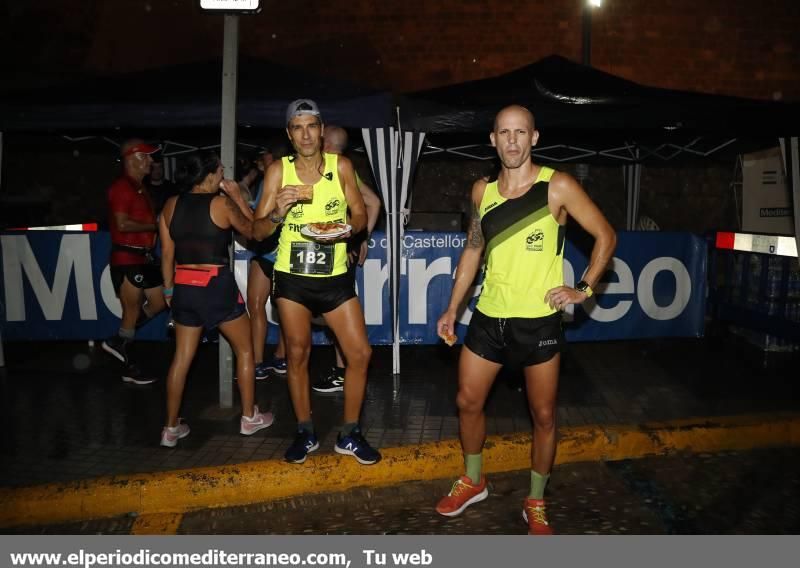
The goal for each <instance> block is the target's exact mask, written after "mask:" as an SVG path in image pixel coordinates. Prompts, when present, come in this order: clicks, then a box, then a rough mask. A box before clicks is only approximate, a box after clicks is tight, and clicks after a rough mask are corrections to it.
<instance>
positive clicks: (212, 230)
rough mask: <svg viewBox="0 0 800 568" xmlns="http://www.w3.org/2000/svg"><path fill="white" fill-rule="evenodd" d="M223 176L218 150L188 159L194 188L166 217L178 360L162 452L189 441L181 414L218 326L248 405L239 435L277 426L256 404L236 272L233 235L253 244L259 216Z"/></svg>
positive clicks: (168, 286) (184, 177) (184, 170)
mask: <svg viewBox="0 0 800 568" xmlns="http://www.w3.org/2000/svg"><path fill="white" fill-rule="evenodd" d="M222 176H223V169H222V164H221V163H220V161H219V158H218V157H217V155H216V154H214V153H213V152H203V153H199V154H194V155H192V156H189V157H188V158H186V159H185V160H184V163H183V164H182V166H181V168H180V169H179V171H178V181H179V183H181V184H182V185H183V186H184V187H187V188H189V190H188V191H186V192H184V193H182V194H180V195H178V196H175V197H171V198H170V199H168V200H167V202H166V204H165V205H164V210H163V212H162V215H161V218H160V219H159V232H160V236H161V252H162V261H161V270H162V273H163V276H164V295H165V297H166V300H167V303H168V304H169V305H170V307H171V308H172V318H173V319H174V321H175V355H174V357H173V359H172V364H171V365H170V368H169V373H168V374H167V423H166V425H165V426H164V428H163V430H162V432H161V445H162V446H167V447H174V446H175V445H176V444H177V443H178V440H179V439H181V438H185V437H186V436H188V435H189V426H188V425H187V424H186V423H185V422H183V421H182V419H181V418H178V412H179V410H180V405H181V398H182V396H183V388H184V385H185V383H186V375H187V373H188V372H189V366H190V365H191V364H192V360H193V359H194V355H195V353H196V351H197V345H198V344H199V343H200V339H201V336H202V333H203V330H204V329H206V330H207V329H213V328H215V327H219V330H220V331H221V332H222V334H223V335H224V336H225V338H226V339H227V340H228V341H229V342H230V344H231V347H232V348H233V351H234V353H235V354H236V376H237V377H238V385H239V394H240V396H241V400H242V418H241V421H240V427H239V432H240V433H241V434H243V435H245V436H250V435H252V434H255V433H256V432H258V431H259V430H261V429H263V428H267V427H268V426H270V425H271V424H272V421H273V416H272V413H269V412H259V410H258V407H257V406H256V405H255V404H254V398H255V366H254V363H253V344H252V341H251V339H250V319H249V318H248V316H247V312H246V311H245V309H244V304H243V303H242V301H241V296H240V295H239V290H238V288H237V286H236V280H235V279H234V276H233V273H232V272H231V270H230V267H229V265H230V261H229V253H228V248H229V246H230V243H231V237H232V233H233V230H236V231H238V232H239V233H241V234H242V235H244V236H245V237H246V238H251V237H252V220H253V216H252V213H251V211H250V208H249V206H248V205H247V203H246V202H245V201H244V199H243V198H242V196H241V194H240V192H239V185H238V184H237V183H236V182H234V181H230V180H223V179H222ZM220 189H222V191H223V193H220V192H219V190H220Z"/></svg>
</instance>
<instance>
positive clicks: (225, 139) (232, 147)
mask: <svg viewBox="0 0 800 568" xmlns="http://www.w3.org/2000/svg"><path fill="white" fill-rule="evenodd" d="M224 26H225V32H224V34H225V35H224V39H223V47H222V132H221V140H220V143H221V147H220V154H221V155H220V158H221V159H222V166H223V168H225V178H227V179H234V176H235V171H236V168H235V166H236V83H237V69H238V65H239V16H237V15H235V14H226V15H225V24H224ZM232 254H233V251H232V250H231V255H232ZM231 269H233V257H232V256H231ZM219 405H220V407H221V408H231V407H233V352H232V351H231V346H230V344H229V343H228V342H227V341H226V340H225V338H224V337H223V336H222V335H220V337H219Z"/></svg>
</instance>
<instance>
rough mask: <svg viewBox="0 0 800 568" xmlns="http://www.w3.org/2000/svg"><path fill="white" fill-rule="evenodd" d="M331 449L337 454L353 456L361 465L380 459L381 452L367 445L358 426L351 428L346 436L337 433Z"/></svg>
mask: <svg viewBox="0 0 800 568" xmlns="http://www.w3.org/2000/svg"><path fill="white" fill-rule="evenodd" d="M333 449H334V451H336V453H337V454H344V455H347V456H353V457H354V458H356V461H357V462H358V463H360V464H362V465H372V464H375V463H378V462H379V461H381V453H380V452H379V451H378V450H376V449H375V448H373V447H372V446H370V445H369V442H367V441H366V440H365V439H364V436H363V435H362V434H361V429H360V428H358V427H356V428H353V431H352V432H350V433H349V434H348V435H347V436H342V435H341V434H339V437H338V439H337V441H336V445H335V446H334V448H333Z"/></svg>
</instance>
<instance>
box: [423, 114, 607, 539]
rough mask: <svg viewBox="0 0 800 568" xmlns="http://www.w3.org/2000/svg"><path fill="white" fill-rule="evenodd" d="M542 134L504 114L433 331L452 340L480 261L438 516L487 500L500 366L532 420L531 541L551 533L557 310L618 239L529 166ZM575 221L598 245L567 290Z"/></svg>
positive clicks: (569, 181)
mask: <svg viewBox="0 0 800 568" xmlns="http://www.w3.org/2000/svg"><path fill="white" fill-rule="evenodd" d="M538 138H539V132H538V131H537V130H536V128H535V122H534V118H533V114H532V113H531V112H530V111H529V110H528V109H526V108H524V107H521V106H516V105H514V106H509V107H506V108H504V109H503V110H501V111H500V112H499V113H498V115H497V117H496V118H495V123H494V129H493V131H492V133H491V134H490V140H491V142H492V146H494V147H495V148H496V149H497V154H498V156H499V157H500V162H501V168H500V173H499V175H498V178H497V181H495V182H492V183H488V182H487V181H486V180H485V179H483V180H479V181H477V182H476V183H475V184H474V185H473V188H472V219H471V221H470V227H469V232H468V236H467V242H466V246H465V248H464V251H463V252H462V254H461V258H460V259H459V262H458V269H457V270H456V276H455V282H454V284H453V291H452V294H451V296H450V303H449V305H448V308H447V310H446V311H445V313H444V314H442V316H441V317H440V318H439V321H438V322H437V332H438V333H439V335H440V336H442V337H451V336H452V334H453V333H454V329H455V320H456V313H457V312H458V310H459V307H460V306H461V305H462V304H463V302H464V301H465V299H466V295H467V291H468V290H469V288H470V287H471V286H472V283H473V281H474V279H475V276H476V275H477V273H478V269H479V268H480V266H481V260H482V258H483V257H484V254H485V259H484V262H485V266H486V269H485V279H484V283H483V289H482V292H481V295H480V298H479V300H478V304H477V306H476V310H475V313H474V314H473V316H472V320H471V322H470V326H469V330H468V332H467V336H466V338H465V340H464V347H463V348H462V350H461V357H460V360H459V371H458V373H459V381H458V396H457V398H456V403H457V405H458V413H459V428H460V438H461V447H462V449H463V451H464V462H465V466H466V473H465V475H464V476H462V477H461V478H459V479H458V480H456V482H455V483H454V484H453V487H452V489H451V491H450V493H449V494H448V495H447V496H445V497H444V498H442V499H441V500H440V501H439V503H438V504H437V506H436V510H437V511H438V512H439V513H440V514H442V515H446V516H456V515H459V514H461V513H462V512H463V511H464V509H466V508H467V507H468V506H470V505H472V504H473V503H477V502H479V501H482V500H484V499H486V497H487V496H488V491H487V488H486V478H485V477H484V475H483V474H482V471H481V470H482V466H483V463H482V453H481V452H482V448H483V443H484V440H485V438H486V419H485V415H484V412H483V407H484V404H485V402H486V397H487V396H488V394H489V390H490V389H491V386H492V383H493V382H494V379H495V378H496V377H497V374H498V372H499V371H500V369H501V368H502V366H503V365H504V364H514V365H521V366H522V367H523V368H524V373H525V383H526V387H527V393H528V406H529V408H530V412H531V416H532V418H533V449H532V451H531V490H530V493H529V495H528V498H527V499H526V500H525V502H524V503H523V512H522V514H523V518H524V519H525V521H526V522H527V523H528V533H529V534H533V535H546V534H553V529H552V527H551V526H550V524H549V522H548V520H547V514H546V509H545V501H544V489H545V485H546V484H547V481H548V479H549V477H550V470H551V469H552V467H553V460H554V458H555V451H556V424H555V417H556V391H557V390H558V375H559V366H560V362H561V355H560V353H561V350H562V347H563V345H564V335H563V332H562V330H561V312H562V310H563V309H564V308H565V307H566V306H568V305H569V304H580V303H582V302H583V301H584V300H586V298H588V297H590V296H591V295H592V293H593V292H592V287H593V286H595V285H596V284H597V282H598V281H599V279H600V277H601V276H602V274H603V272H604V271H605V267H606V265H607V264H608V262H609V260H610V259H611V256H612V254H613V252H614V247H615V246H616V234H615V233H614V230H613V229H612V228H611V226H610V225H609V224H608V221H606V219H605V217H604V216H603V214H602V213H601V212H600V210H599V209H598V208H597V206H596V205H595V204H594V203H593V202H592V200H591V199H590V198H589V196H588V195H586V193H585V192H584V191H583V189H582V188H581V187H580V185H579V184H578V183H577V182H576V181H575V180H574V179H573V178H572V177H571V176H569V175H567V174H564V173H560V172H556V171H554V170H552V169H550V168H546V167H543V166H539V165H537V164H534V163H533V161H532V159H531V148H532V147H533V146H535V145H536V142H537V140H538ZM568 216H572V217H573V219H575V221H577V222H578V224H579V225H580V226H581V227H583V229H584V230H585V231H586V232H588V233H589V234H590V235H592V236H593V237H594V239H595V242H594V247H593V249H592V253H591V258H590V261H589V267H588V268H587V269H586V273H585V274H584V276H583V279H582V280H581V281H580V282H578V283H577V284H576V285H575V287H574V288H571V287H568V286H564V279H563V260H564V228H565V226H566V223H567V218H568Z"/></svg>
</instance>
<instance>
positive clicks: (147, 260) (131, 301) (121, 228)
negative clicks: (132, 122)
mask: <svg viewBox="0 0 800 568" xmlns="http://www.w3.org/2000/svg"><path fill="white" fill-rule="evenodd" d="M158 150H159V148H157V147H155V146H151V145H150V144H145V143H144V142H142V141H141V140H138V139H134V140H128V141H127V142H125V143H124V144H122V146H121V148H120V155H121V159H122V167H123V174H122V175H121V176H120V177H119V178H117V179H116V180H115V181H114V183H112V184H111V187H109V188H108V209H109V227H110V231H111V263H110V264H111V280H112V281H113V283H114V289H115V290H116V292H117V297H119V301H120V304H121V305H122V321H121V322H120V328H119V333H118V334H117V335H116V336H115V337H111V338H109V339H107V340H106V341H103V344H102V346H103V350H104V351H106V352H107V353H109V354H110V355H112V356H113V357H116V358H117V359H119V360H120V361H121V362H122V363H123V364H124V365H125V370H124V372H123V374H122V380H123V381H124V382H126V383H132V384H137V385H147V384H150V383H152V382H155V379H154V378H150V377H146V376H144V375H143V374H142V372H141V370H140V369H139V368H138V367H137V366H136V365H135V364H133V363H132V362H131V360H130V356H129V349H130V344H131V342H132V341H133V338H134V336H135V334H136V328H137V326H138V325H141V324H143V323H145V322H146V321H148V320H149V319H150V318H152V317H153V316H155V315H156V314H158V313H159V312H160V311H161V310H163V309H164V308H165V307H166V304H165V302H164V293H163V288H162V285H163V280H162V277H161V268H160V266H159V264H158V261H157V260H156V259H155V257H154V256H153V249H154V247H155V244H156V231H157V230H158V226H157V224H156V214H155V210H154V208H153V202H152V199H151V197H150V195H149V193H148V192H147V187H146V186H145V185H144V184H143V183H142V180H143V179H144V177H145V176H146V175H147V174H149V173H150V167H151V166H152V164H153V157H152V154H153V153H155V152H157V151H158Z"/></svg>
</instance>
